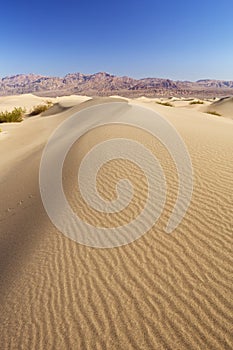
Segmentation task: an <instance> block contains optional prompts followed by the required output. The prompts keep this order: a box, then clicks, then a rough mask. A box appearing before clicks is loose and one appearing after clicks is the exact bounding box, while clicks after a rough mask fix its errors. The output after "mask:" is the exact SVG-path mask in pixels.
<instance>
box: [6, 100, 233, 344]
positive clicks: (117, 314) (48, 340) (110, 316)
mask: <svg viewBox="0 0 233 350" xmlns="http://www.w3.org/2000/svg"><path fill="white" fill-rule="evenodd" d="M47 99H48V97H38V96H34V95H22V96H11V97H1V98H0V111H2V110H5V109H12V108H13V107H15V106H22V107H25V108H26V109H27V112H28V113H29V112H30V110H31V109H32V108H33V107H34V106H35V105H37V104H40V103H44V101H46V100H47ZM49 99H51V100H52V102H53V104H54V105H53V107H51V108H50V109H48V110H47V111H46V112H44V113H42V114H41V115H39V116H35V117H26V118H25V120H24V121H23V122H21V123H12V124H10V123H9V124H6V123H4V124H0V128H1V129H2V132H0V166H1V175H0V183H1V197H0V198H1V199H0V200H1V209H0V222H1V224H0V225H1V226H0V301H1V302H0V332H1V339H0V344H1V346H0V348H1V349H8V348H9V349H17V350H18V349H38V350H39V349H41V350H44V349H46V350H49V349H51V350H52V349H74V350H76V349H101V350H103V349H112V350H113V349H116V350H118V349H122V350H123V349H124V350H126V349H155V350H160V349H164V350H168V349H170V350H171V349H172V350H187V349H190V350H191V349H193V350H194V349H195V350H196V349H202V350H204V349H208V350H223V349H229V350H230V349H232V344H233V333H232V321H233V318H232V308H233V303H232V300H233V298H232V292H233V285H232V276H233V257H232V244H233V235H232V233H233V205H232V203H233V162H232V151H233V137H232V135H233V122H232V120H231V119H230V118H231V117H232V115H233V114H232V112H233V107H232V105H233V102H232V101H233V100H232V98H228V99H224V100H219V101H217V102H214V103H213V101H207V100H205V101H202V102H203V104H192V105H191V104H190V102H192V100H191V101H190V99H170V100H167V99H156V98H146V97H141V98H138V99H134V100H128V99H126V98H121V97H115V96H112V97H111V98H107V97H105V98H99V97H97V98H90V97H87V96H66V97H61V98H60V97H56V98H49ZM111 101H115V102H117V101H119V102H124V103H126V104H127V103H128V102H130V103H132V104H135V105H139V106H144V107H149V108H151V109H153V110H154V111H157V112H158V113H160V114H161V115H163V116H164V117H165V118H166V119H167V120H168V121H169V122H170V123H171V124H172V125H173V126H174V127H175V128H176V129H177V131H178V132H179V133H180V135H181V136H182V138H183V140H184V141H185V143H186V145H187V148H188V150H189V153H190V156H191V159H192V163H193V168H194V189H193V196H192V201H191V204H190V207H189V209H188V211H187V213H186V216H185V217H184V219H183V221H182V222H181V224H180V225H179V227H178V228H177V229H176V230H175V231H174V232H173V233H172V234H170V235H167V234H165V233H164V231H163V228H164V225H165V224H166V222H167V219H168V217H169V215H170V214H171V211H172V209H173V207H174V203H175V201H176V196H177V188H178V184H177V173H176V167H175V165H174V164H173V161H172V159H171V157H170V155H169V153H168V152H167V151H166V150H165V149H164V148H163V146H162V144H161V143H160V142H159V141H158V140H155V139H154V138H153V137H152V136H151V135H150V134H149V133H146V132H143V131H142V130H140V129H138V128H133V127H129V126H125V125H120V124H119V125H115V126H103V127H99V128H95V129H93V130H91V131H88V132H87V133H86V134H85V135H83V136H82V137H81V138H80V140H78V141H77V142H76V143H75V144H74V145H73V147H72V148H71V150H70V151H69V153H68V155H67V158H66V160H65V163H64V172H63V186H64V191H65V193H66V195H67V199H68V201H69V202H70V204H71V206H72V208H73V210H74V212H76V213H79V214H80V215H81V216H82V218H83V219H84V220H86V221H87V222H89V223H90V224H93V225H99V226H103V227H108V225H110V226H111V225H112V224H114V225H115V224H116V225H117V224H122V223H124V222H127V220H131V218H133V217H136V216H137V215H138V213H139V212H140V211H141V210H142V208H143V204H144V201H145V198H146V195H147V182H146V181H145V178H144V174H143V173H142V171H140V169H139V168H137V167H136V166H135V165H133V164H132V163H130V162H128V163H127V162H124V160H120V159H118V160H116V161H113V162H112V163H109V164H107V165H106V167H104V168H103V169H101V170H100V172H99V175H98V179H97V187H98V190H99V192H100V194H101V195H102V196H103V197H104V198H105V199H113V198H115V197H114V196H116V193H115V189H114V188H115V187H114V184H115V182H117V181H118V180H119V179H121V178H125V177H126V178H128V179H131V181H132V184H133V186H134V188H135V196H134V198H133V203H132V205H130V206H129V207H127V208H126V209H124V210H123V211H122V212H121V213H120V214H119V215H116V216H111V215H108V216H103V215H98V213H96V211H94V210H92V209H91V208H89V207H88V206H87V205H86V203H85V202H84V201H83V200H82V198H81V194H80V191H79V188H78V185H77V173H78V169H79V166H80V163H81V161H82V159H83V157H84V156H85V154H86V153H87V152H88V151H89V150H90V149H91V148H92V147H93V146H94V145H96V144H97V143H99V142H101V141H104V140H107V139H112V138H115V137H128V138H132V139H134V140H136V141H138V142H140V143H142V144H143V145H144V146H145V147H147V148H148V149H149V150H150V151H151V152H152V153H153V154H154V155H156V157H157V158H158V160H159V161H160V163H161V166H162V168H163V170H164V173H165V175H166V180H167V187H168V192H167V199H166V203H165V208H164V212H163V213H162V215H161V217H160V219H159V220H158V222H157V223H156V224H155V225H154V226H153V228H152V229H151V230H150V231H149V232H147V233H146V234H145V235H144V236H142V237H141V238H140V239H138V240H136V241H135V242H133V243H131V244H128V245H125V246H122V247H119V248H113V249H94V248H91V247H87V246H84V245H80V244H78V243H76V242H74V241H72V240H70V239H68V238H66V237H65V236H64V235H63V234H62V233H60V232H59V231H58V230H57V229H56V227H55V226H54V225H53V224H52V223H51V221H50V220H49V218H48V216H47V214H46V212H45V209H44V207H43V204H42V201H41V196H40V191H39V166H40V160H41V156H42V151H43V149H44V146H45V144H46V142H47V141H48V139H49V137H50V135H51V134H52V133H53V132H54V130H55V129H56V128H57V127H58V125H60V123H61V122H63V121H65V120H66V119H67V118H69V117H70V116H71V115H72V114H74V112H77V111H80V110H82V109H83V108H86V107H90V106H93V105H96V104H100V103H108V102H111ZM169 101H170V103H171V105H172V106H170V107H169V106H165V105H162V104H161V103H164V102H165V103H166V102H169ZM157 102H160V103H157ZM208 108H211V109H212V108H213V109H214V110H215V111H218V112H219V113H221V114H222V116H223V117H217V116H214V115H210V114H207V113H205V111H206V109H208ZM228 117H230V118H228Z"/></svg>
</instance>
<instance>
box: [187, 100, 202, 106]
mask: <svg viewBox="0 0 233 350" xmlns="http://www.w3.org/2000/svg"><path fill="white" fill-rule="evenodd" d="M189 104H190V105H203V104H204V102H203V101H200V100H198V101H191V102H190V103H189Z"/></svg>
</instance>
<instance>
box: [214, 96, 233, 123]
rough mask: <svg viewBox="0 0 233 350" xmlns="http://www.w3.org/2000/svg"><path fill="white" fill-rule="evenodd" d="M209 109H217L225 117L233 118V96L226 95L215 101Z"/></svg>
mask: <svg viewBox="0 0 233 350" xmlns="http://www.w3.org/2000/svg"><path fill="white" fill-rule="evenodd" d="M208 110H209V111H216V112H217V113H219V114H221V115H223V116H225V117H229V118H231V119H233V97H225V98H221V99H220V100H217V101H215V102H213V103H212V104H211V105H210V106H209V109H208Z"/></svg>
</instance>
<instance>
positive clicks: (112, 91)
mask: <svg viewBox="0 0 233 350" xmlns="http://www.w3.org/2000/svg"><path fill="white" fill-rule="evenodd" d="M24 93H34V94H36V95H40V96H51V97H53V96H62V95H70V94H79V95H89V96H96V95H98V96H109V95H123V96H126V97H139V96H148V97H152V96H154V97H155V96H164V97H169V96H179V97H181V96H186V97H189V96H190V97H192V96H196V97H214V96H226V95H233V81H224V80H210V79H205V80H198V81H196V82H190V81H173V80H170V79H159V78H144V79H134V78H130V77H127V76H123V77H118V76H115V75H111V74H108V73H105V72H100V73H95V74H82V73H70V74H67V75H66V76H64V77H63V78H61V77H49V76H42V75H36V74H18V75H14V76H9V77H4V78H0V96H6V95H15V94H24Z"/></svg>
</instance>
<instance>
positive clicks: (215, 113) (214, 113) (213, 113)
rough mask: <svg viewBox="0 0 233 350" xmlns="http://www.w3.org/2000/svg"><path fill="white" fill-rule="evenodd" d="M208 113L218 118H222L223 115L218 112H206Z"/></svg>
mask: <svg viewBox="0 0 233 350" xmlns="http://www.w3.org/2000/svg"><path fill="white" fill-rule="evenodd" d="M206 113H208V114H212V115H217V116H218V117H221V116H222V114H220V113H218V112H216V111H208V112H206Z"/></svg>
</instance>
